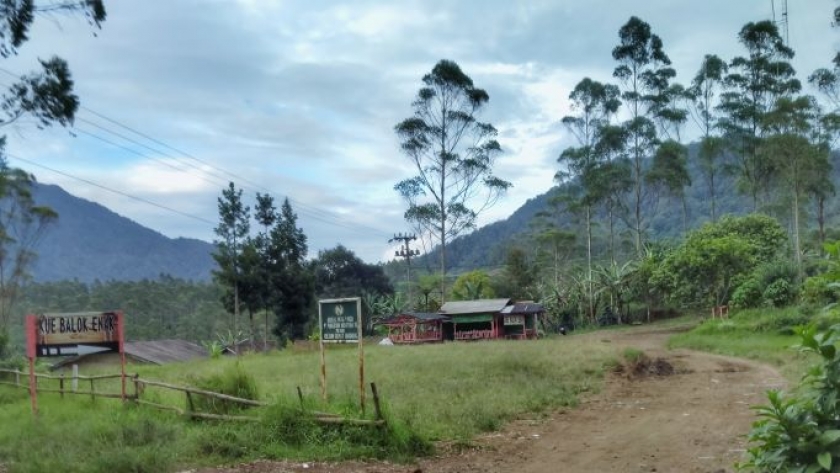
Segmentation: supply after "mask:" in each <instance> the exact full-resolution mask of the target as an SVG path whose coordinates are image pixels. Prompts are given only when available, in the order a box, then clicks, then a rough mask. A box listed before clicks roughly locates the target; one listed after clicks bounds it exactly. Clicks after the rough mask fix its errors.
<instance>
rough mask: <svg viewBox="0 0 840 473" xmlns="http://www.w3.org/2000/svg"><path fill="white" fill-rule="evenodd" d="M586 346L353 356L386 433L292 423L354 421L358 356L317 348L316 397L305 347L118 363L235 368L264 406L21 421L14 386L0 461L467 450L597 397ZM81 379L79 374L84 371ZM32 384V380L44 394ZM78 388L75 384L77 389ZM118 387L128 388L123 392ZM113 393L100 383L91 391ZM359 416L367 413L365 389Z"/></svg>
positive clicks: (118, 409)
mask: <svg viewBox="0 0 840 473" xmlns="http://www.w3.org/2000/svg"><path fill="white" fill-rule="evenodd" d="M614 350H615V349H614V348H612V347H611V346H610V345H606V344H593V343H590V341H589V340H588V339H587V338H586V337H576V336H567V337H556V338H549V339H543V340H535V341H527V342H523V341H493V342H476V343H447V344H437V345H420V346H398V347H383V346H367V347H365V358H366V364H365V370H366V373H365V374H366V376H365V378H366V381H367V382H368V383H369V382H371V381H373V382H376V384H377V387H378V390H379V393H380V396H381V398H382V401H383V407H384V410H385V413H386V417H387V418H388V419H389V424H388V425H389V428H387V429H379V430H376V429H373V430H372V429H370V428H368V427H361V428H360V427H330V428H324V427H323V426H320V425H317V424H315V423H314V422H313V421H312V419H309V418H307V417H306V416H303V415H301V414H300V410H299V401H298V399H297V387H300V388H301V390H302V391H303V393H304V396H305V403H306V405H307V407H310V408H317V409H319V410H328V411H332V412H336V413H342V414H345V415H348V416H352V417H359V416H361V413H360V412H359V408H358V399H359V391H358V388H359V385H358V351H357V350H356V349H355V347H352V346H330V347H328V350H327V354H326V359H327V379H328V392H329V402H328V403H324V402H323V401H322V400H321V398H320V383H319V356H318V352H317V351H303V352H301V351H294V350H287V351H283V352H275V353H271V354H269V355H264V354H257V355H248V356H243V357H240V358H239V359H219V360H205V361H198V362H193V363H188V364H173V365H168V366H163V367H153V366H132V367H130V369H129V371H130V372H132V373H133V372H134V371H138V372H139V374H140V376H141V377H142V378H148V379H156V380H162V381H168V382H171V383H175V384H182V385H183V384H190V385H194V384H199V383H200V382H201V380H206V379H209V378H211V377H214V376H216V377H218V376H224V373H226V372H228V373H229V372H230V370H231V368H233V367H236V365H238V366H239V368H240V369H241V370H242V371H244V372H246V373H248V374H249V375H250V376H252V377H253V378H254V379H255V380H256V392H258V393H259V395H260V397H261V398H262V399H263V400H266V401H270V402H272V403H273V406H272V407H268V408H259V409H257V410H256V412H254V411H252V412H248V414H254V415H258V416H259V417H260V418H261V419H262V421H261V422H255V423H247V424H228V423H217V422H194V421H188V420H185V419H182V418H180V417H178V416H176V415H174V414H171V413H166V412H158V411H155V410H152V409H151V408H147V407H143V406H139V407H137V406H133V405H127V406H122V405H120V402H119V401H117V400H106V399H97V400H96V401H95V402H94V401H91V400H90V398H89V397H87V396H75V397H73V396H67V398H66V399H64V400H61V399H59V397H58V395H54V394H43V395H41V396H40V397H39V401H40V411H41V414H40V416H39V418H38V419H37V420H34V419H33V418H32V416H31V413H30V408H29V400H28V398H27V396H26V393H25V391H24V390H18V391H15V390H14V388H7V387H5V386H0V463H6V464H7V467H8V469H9V472H36V471H70V472H75V471H80V472H81V471H92V472H96V471H103V472H105V471H107V472H115V473H118V472H122V471H126V472H129V471H130V472H145V471H156V472H158V471H174V470H177V469H179V468H181V469H183V468H186V467H190V466H200V465H211V464H224V463H231V462H238V461H247V460H249V459H254V458H293V459H295V458H296V459H301V460H338V459H345V458H390V459H394V460H400V459H404V458H410V457H412V456H415V455H418V454H425V453H428V451H429V450H428V448H429V447H428V445H429V444H428V443H427V442H428V441H430V440H459V441H468V440H469V439H470V438H472V437H473V436H475V435H476V434H477V433H479V432H484V431H492V430H495V429H498V428H500V427H501V426H502V425H503V424H504V423H505V422H506V421H509V420H511V419H514V418H523V417H533V416H540V415H542V414H544V413H546V412H547V411H548V410H550V409H555V408H561V407H564V406H573V405H575V404H576V402H577V400H578V395H579V394H581V393H585V392H592V391H597V390H598V389H599V388H600V386H601V382H602V377H603V372H604V370H605V367H606V366H608V365H609V364H610V363H614V361H613V360H615V358H617V357H618V356H619V354H617V353H615V351H614ZM84 374H91V373H84ZM45 386H46V385H45ZM82 386H83V388H84V389H87V386H86V385H84V384H83V385H82ZM129 387H130V389H129V392H132V391H133V389H131V386H129ZM100 389H102V390H107V391H110V392H119V383H118V382H117V381H110V382H109V383H108V386H103V387H100V386H99V385H98V386H97V390H100ZM367 396H368V404H367V412H366V415H367V417H371V415H372V411H373V408H372V403H371V402H370V391H369V389H368V390H367ZM143 398H144V399H147V400H152V401H155V402H159V403H164V404H172V405H177V406H179V407H184V405H185V397H184V395H183V394H182V393H177V392H173V391H166V390H162V389H160V388H153V387H147V389H146V391H145V392H144V394H143Z"/></svg>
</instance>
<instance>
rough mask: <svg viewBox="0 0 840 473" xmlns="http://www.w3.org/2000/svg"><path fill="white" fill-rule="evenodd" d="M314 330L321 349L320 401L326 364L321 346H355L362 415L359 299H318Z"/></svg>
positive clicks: (363, 383)
mask: <svg viewBox="0 0 840 473" xmlns="http://www.w3.org/2000/svg"><path fill="white" fill-rule="evenodd" d="M318 327H319V328H320V329H321V333H320V347H321V397H323V399H324V400H325V401H326V400H327V362H326V356H325V354H324V344H325V343H358V344H359V397H360V401H361V408H362V413H364V411H365V352H364V343H363V341H362V327H363V325H362V298H361V297H348V298H343V299H322V300H319V301H318Z"/></svg>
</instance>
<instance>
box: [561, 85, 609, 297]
mask: <svg viewBox="0 0 840 473" xmlns="http://www.w3.org/2000/svg"><path fill="white" fill-rule="evenodd" d="M569 100H570V101H571V109H572V110H573V111H577V115H568V116H565V117H563V124H564V125H566V128H567V129H568V130H569V131H570V132H571V133H572V134H573V135H574V136H575V138H576V139H577V142H578V146H577V147H569V148H566V149H565V150H563V152H562V153H561V154H560V157H559V158H557V161H558V162H559V163H560V164H561V166H564V168H563V169H561V170H560V171H558V172H557V174H555V179H557V180H558V181H559V182H560V183H563V182H564V181H565V182H567V183H569V184H571V183H573V182H574V180H578V179H579V180H580V184H581V187H582V192H581V195H580V198H579V199H578V200H577V202H574V205H573V206H572V208H573V209H580V210H581V211H582V213H583V217H584V223H585V226H586V265H587V274H588V279H589V281H590V284H589V310H590V312H592V311H593V310H594V308H593V303H592V302H593V301H592V298H593V291H592V211H593V207H594V206H595V205H596V204H597V203H599V202H601V201H603V200H604V199H605V198H606V197H607V196H606V195H604V193H603V192H599V191H601V190H602V188H601V187H599V186H597V185H596V184H597V180H596V176H597V174H598V173H599V172H600V171H601V166H602V165H603V164H604V160H605V156H604V155H603V154H602V153H599V151H601V150H603V149H604V148H603V147H598V146H597V144H598V143H597V141H598V139H599V138H600V137H601V136H602V134H601V131H602V130H603V129H604V128H605V127H606V126H608V125H609V122H610V118H611V117H612V116H613V115H615V113H616V112H617V111H618V108H619V107H620V106H621V101H620V100H619V90H618V87H616V86H614V85H609V84H608V85H604V84H602V83H600V82H597V81H593V80H592V79H590V78H588V77H587V78H584V79H583V80H582V81H580V82H579V83H578V84H577V85H576V86H575V88H574V90H572V92H571V94H569Z"/></svg>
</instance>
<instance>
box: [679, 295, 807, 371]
mask: <svg viewBox="0 0 840 473" xmlns="http://www.w3.org/2000/svg"><path fill="white" fill-rule="evenodd" d="M812 319H813V317H812V316H807V315H803V314H802V313H801V312H800V311H799V309H798V308H796V307H788V308H782V309H773V308H767V309H751V310H743V311H739V312H737V313H735V314H733V315H732V318H730V319H727V320H720V319H716V320H711V319H709V320H706V321H704V322H703V323H701V324H700V325H698V326H697V327H695V328H694V329H693V330H690V331H688V332H683V333H679V334H677V335H674V336H673V337H671V338H670V339H669V341H668V346H669V348H690V349H693V350H702V351H708V352H712V353H719V354H722V355H729V356H736V357H741V358H748V359H752V360H756V361H761V362H764V363H768V364H771V365H774V366H776V367H777V368H779V369H780V371H781V372H782V374H783V375H784V376H785V377H786V378H787V379H788V380H790V381H795V380H798V379H799V378H801V377H802V375H803V374H804V373H805V370H806V369H807V367H808V366H810V364H811V363H812V362H813V361H814V360H813V359H812V358H810V357H805V356H803V355H801V354H800V353H798V352H797V351H796V350H794V349H793V348H792V347H793V346H794V345H795V344H796V343H798V342H799V337H797V336H796V335H795V334H794V328H795V327H797V326H799V325H803V324H807V323H808V322H810V321H811V320H812Z"/></svg>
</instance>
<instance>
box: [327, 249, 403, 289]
mask: <svg viewBox="0 0 840 473" xmlns="http://www.w3.org/2000/svg"><path fill="white" fill-rule="evenodd" d="M312 268H313V272H314V274H315V292H316V294H318V296H319V297H356V296H359V295H360V294H361V293H362V292H367V293H368V294H372V295H377V296H392V295H393V294H394V286H393V285H392V284H391V281H390V280H389V279H388V277H387V276H386V275H385V271H384V270H383V269H382V266H380V265H375V264H367V263H365V262H364V261H362V260H361V259H360V258H359V257H358V256H356V254H355V253H353V252H352V251H350V250H348V249H347V248H345V247H344V246H342V245H338V246H336V247H335V248H333V249H329V250H322V251H319V252H318V258H316V259H315V260H314V261H313V262H312Z"/></svg>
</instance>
